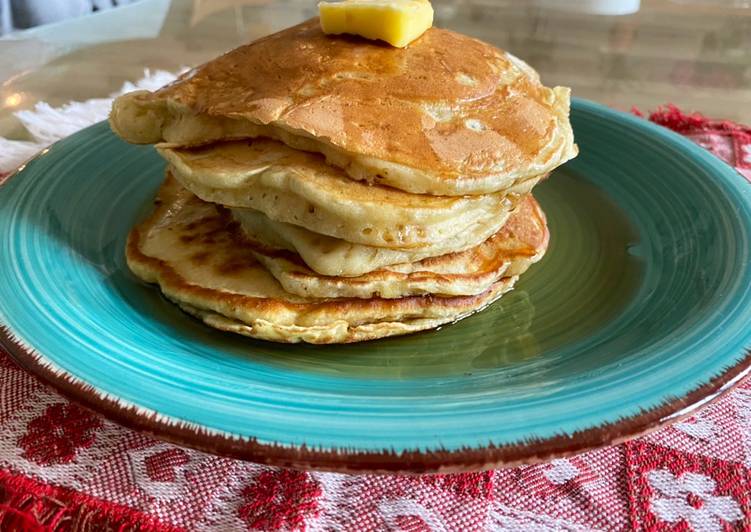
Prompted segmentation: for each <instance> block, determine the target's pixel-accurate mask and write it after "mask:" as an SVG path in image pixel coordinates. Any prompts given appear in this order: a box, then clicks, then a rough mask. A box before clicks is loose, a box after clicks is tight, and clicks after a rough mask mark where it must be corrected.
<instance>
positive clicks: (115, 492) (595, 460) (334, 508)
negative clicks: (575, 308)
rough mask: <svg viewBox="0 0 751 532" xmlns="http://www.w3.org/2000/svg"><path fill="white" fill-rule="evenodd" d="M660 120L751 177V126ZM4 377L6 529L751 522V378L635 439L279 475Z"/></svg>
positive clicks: (745, 525) (704, 526)
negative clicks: (125, 424) (460, 460)
mask: <svg viewBox="0 0 751 532" xmlns="http://www.w3.org/2000/svg"><path fill="white" fill-rule="evenodd" d="M97 118H98V117H97V116H92V120H91V121H92V122H93V121H95V120H96V119H97ZM649 119H650V120H652V121H654V122H656V123H658V124H661V125H664V126H666V127H670V128H671V129H674V130H676V131H678V132H679V133H681V134H684V135H686V136H687V137H689V138H691V139H692V140H694V141H695V142H697V143H698V144H700V145H701V146H703V147H705V148H706V149H708V150H710V151H712V152H713V153H715V154H716V155H718V156H719V157H721V158H723V159H724V160H726V161H728V162H729V163H730V164H732V165H734V166H735V167H736V168H737V169H738V171H739V172H741V173H742V174H743V175H745V176H746V177H747V178H748V179H749V180H750V181H751V128H748V127H745V126H741V125H738V124H735V123H732V122H728V121H716V120H710V119H707V118H704V117H702V116H701V115H698V114H694V115H686V114H684V113H682V112H680V111H679V110H678V109H677V108H675V107H672V106H668V107H666V108H664V109H661V110H659V111H657V112H656V113H652V114H651V115H650V116H649ZM0 147H2V144H0ZM3 156H4V153H3V152H2V151H0V162H2V159H3ZM0 180H1V176H0ZM0 383H2V384H0V530H102V529H107V530H158V531H162V530H181V529H188V530H222V531H224V530H248V529H251V530H252V529H260V530H296V529H307V530H314V531H315V530H321V531H323V530H344V531H350V530H351V531H361V530H403V531H408V532H423V531H434V532H439V531H449V530H530V531H537V530H628V529H639V530H650V531H651V530H697V531H721V530H751V383H746V384H744V385H742V386H740V387H739V388H738V389H737V390H735V391H734V392H732V393H730V394H729V395H727V396H726V397H724V398H723V399H721V400H720V401H718V402H716V403H714V404H711V405H709V406H708V407H706V408H705V409H703V410H702V411H701V412H700V413H699V414H697V415H696V416H694V417H692V418H690V419H687V420H685V421H682V422H680V423H677V424H675V425H673V426H671V427H667V428H664V429H662V430H660V431H658V432H656V433H653V434H651V435H649V436H646V437H643V438H640V439H638V440H634V441H632V442H628V443H625V444H623V445H619V446H615V447H609V448H606V449H600V450H597V451H592V452H589V453H584V454H582V455H579V456H576V457H573V458H570V459H562V460H555V461H553V462H551V463H549V464H543V465H535V466H525V467H518V468H514V469H506V470H499V471H490V472H485V473H468V474H458V475H437V476H425V477H407V476H377V475H343V474H335V473H304V472H297V471H288V470H279V469H275V468H269V467H263V466H258V465H255V464H250V463H246V462H241V461H237V460H230V459H226V458H219V457H215V456H211V455H208V454H204V453H200V452H197V451H192V450H189V449H184V448H181V447H177V446H175V445H171V444H166V443H163V442H160V441H157V440H154V439H152V438H150V437H147V436H145V435H142V434H139V433H136V432H134V431H130V430H128V429H125V428H122V427H119V426H117V425H115V424H113V423H110V422H109V421H106V420H104V419H102V418H100V417H99V416H97V415H96V414H93V413H91V412H88V411H86V410H84V409H82V408H80V407H77V406H75V405H73V404H71V403H69V402H68V401H67V400H65V399H63V398H62V397H61V396H59V395H58V394H57V393H55V392H53V391H50V390H48V389H47V388H45V387H44V386H43V385H41V384H40V383H39V382H38V381H37V380H36V379H35V378H34V377H33V376H31V375H29V374H27V373H26V372H24V371H23V370H21V369H20V368H19V367H18V366H16V365H15V364H14V363H13V362H12V361H11V360H10V358H9V357H8V356H7V354H6V353H4V352H3V351H1V350H0Z"/></svg>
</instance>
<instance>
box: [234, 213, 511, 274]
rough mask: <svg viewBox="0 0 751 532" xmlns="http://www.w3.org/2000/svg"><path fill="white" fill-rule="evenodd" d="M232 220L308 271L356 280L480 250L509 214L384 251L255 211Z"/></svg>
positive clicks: (254, 237)
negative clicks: (389, 268)
mask: <svg viewBox="0 0 751 532" xmlns="http://www.w3.org/2000/svg"><path fill="white" fill-rule="evenodd" d="M231 211H232V216H233V217H234V218H235V219H236V220H237V221H238V222H239V223H240V225H241V226H242V228H243V229H244V231H245V233H246V234H247V235H251V238H252V239H253V240H254V241H257V242H259V243H261V244H263V245H264V246H266V247H269V248H272V249H286V250H288V251H294V252H295V253H296V254H298V255H299V256H300V257H301V259H302V260H303V262H305V264H307V265H308V267H309V268H310V269H311V270H313V271H315V272H317V273H319V274H321V275H335V276H342V277H356V276H358V275H362V274H364V273H368V272H372V271H374V270H378V269H380V268H383V267H384V266H391V265H393V264H402V263H405V262H416V261H419V260H423V259H426V258H428V257H438V256H440V255H445V254H447V253H455V252H457V251H464V250H467V249H469V248H473V247H475V246H479V245H480V244H482V243H483V242H484V241H485V240H487V239H488V238H490V237H491V236H492V235H494V234H495V233H497V232H498V230H499V229H500V228H501V227H502V226H503V224H504V223H506V220H507V219H508V216H509V213H505V214H504V215H503V216H501V217H499V218H482V219H480V220H478V221H477V222H476V223H475V224H473V225H472V226H470V227H469V228H467V229H466V230H465V231H464V232H462V233H459V234H457V235H454V236H453V237H451V238H449V239H446V240H441V241H438V242H433V243H431V244H429V245H425V246H422V247H419V248H401V249H398V248H384V247H378V246H367V245H364V244H355V243H352V242H347V241H346V240H342V239H341V238H334V237H330V236H327V235H322V234H319V233H314V232H313V231H309V230H308V229H305V228H304V227H300V226H297V225H293V224H288V223H284V222H276V221H274V220H271V219H270V218H268V217H267V216H266V215H264V214H263V213H261V212H259V211H254V210H252V209H231Z"/></svg>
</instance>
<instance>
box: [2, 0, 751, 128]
mask: <svg viewBox="0 0 751 532" xmlns="http://www.w3.org/2000/svg"><path fill="white" fill-rule="evenodd" d="M588 3H592V2H565V1H558V2H556V1H553V0H546V1H543V0H537V1H535V0H521V1H502V0H501V1H490V0H464V1H461V2H446V1H435V2H434V3H433V5H434V6H435V9H436V25H437V26H443V27H448V28H452V29H454V30H457V31H460V32H464V33H467V34H470V35H474V36H477V37H479V38H481V39H484V40H486V41H489V42H491V43H494V44H496V45H498V46H500V47H502V48H505V49H508V50H509V51H511V52H513V53H514V54H516V55H518V56H520V57H522V58H523V59H525V60H526V61H527V62H529V63H530V64H531V65H532V66H534V67H535V68H536V69H537V70H538V71H539V72H540V74H541V75H542V78H543V81H544V82H545V83H546V84H548V85H568V86H570V87H571V88H572V89H573V94H574V95H575V96H579V97H584V98H590V99H593V100H597V101H599V102H602V103H605V104H607V105H610V106H614V107H617V108H621V109H624V110H628V109H630V108H631V106H632V105H636V106H638V107H639V108H641V109H643V110H649V109H654V108H655V107H657V106H658V105H661V104H664V103H668V102H670V103H675V104H677V105H679V106H681V107H682V108H684V109H686V110H698V111H701V112H703V113H705V114H707V115H710V116H713V117H722V118H730V119H735V120H738V121H743V122H746V123H751V0H704V1H701V0H642V2H641V6H640V9H639V10H638V11H637V12H635V13H632V14H627V15H619V16H612V15H603V14H593V13H587V12H585V11H584V10H583V9H582V8H580V9H578V10H577V9H574V8H572V7H571V6H572V5H579V6H582V5H584V4H588ZM637 3H638V2H637ZM550 5H553V6H555V5H558V6H562V7H549V6H550ZM316 10H317V9H316V4H315V2H314V1H313V0H307V1H295V0H285V1H279V2H271V1H267V0H173V1H171V2H170V1H169V0H142V1H141V2H137V3H135V4H133V5H130V6H126V7H122V8H118V9H116V10H112V11H108V12H102V13H98V14H95V15H91V16H88V17H84V18H82V19H76V20H71V21H65V22H62V23H59V24H55V25H51V26H45V27H41V28H37V29H33V30H27V31H24V32H18V33H15V34H12V35H11V36H9V37H8V38H6V39H4V40H0V83H1V84H2V85H0V135H2V136H6V137H11V138H24V137H25V132H24V131H23V129H22V127H21V126H20V124H19V123H18V121H17V120H16V119H15V117H13V112H14V111H16V110H19V109H26V108H30V107H33V105H34V104H35V103H36V102H39V101H46V102H49V103H50V104H53V105H59V104H62V103H65V102H67V101H70V100H82V99H88V98H94V97H102V96H106V95H107V94H109V93H111V92H112V91H114V90H117V89H118V88H119V87H120V86H121V85H122V83H123V82H124V81H127V80H135V79H137V78H139V77H140V76H142V75H143V71H144V69H145V68H152V69H154V68H160V69H167V70H177V69H179V68H180V67H183V66H191V65H195V64H198V63H200V62H203V61H206V60H208V59H210V58H212V57H214V56H216V55H218V54H220V53H222V52H223V51H226V50H228V49H230V48H233V47H235V46H237V45H239V44H241V43H245V42H248V41H250V40H252V39H255V38H257V37H260V36H262V35H265V34H267V33H270V32H272V31H275V30H278V29H281V28H283V27H285V26H288V25H291V24H294V23H296V22H299V21H301V20H304V19H306V18H308V17H311V16H314V15H315V13H316Z"/></svg>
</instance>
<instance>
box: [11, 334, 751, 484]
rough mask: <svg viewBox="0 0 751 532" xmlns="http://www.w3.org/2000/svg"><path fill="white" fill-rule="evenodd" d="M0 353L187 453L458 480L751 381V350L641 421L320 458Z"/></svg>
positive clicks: (615, 437) (17, 347)
mask: <svg viewBox="0 0 751 532" xmlns="http://www.w3.org/2000/svg"><path fill="white" fill-rule="evenodd" d="M0 345H2V346H3V347H5V349H6V350H7V351H8V353H9V354H10V355H11V357H12V358H13V359H14V360H15V361H16V362H17V363H18V364H19V365H20V366H21V367H22V368H24V369H26V370H27V371H29V372H30V373H32V374H33V375H35V376H36V377H38V378H39V379H40V380H41V381H42V382H43V383H44V384H46V385H48V386H50V387H51V388H53V389H54V390H56V391H57V392H59V393H61V394H62V395H63V396H65V397H66V398H68V399H70V400H71V401H74V402H76V403H78V404H80V405H82V406H84V407H86V408H89V409H91V410H93V411H95V412H99V413H101V414H102V415H104V416H105V417H107V418H109V419H111V420H112V421H114V422H116V423H118V424H120V425H122V426H124V427H127V428H130V429H133V430H136V431H138V432H141V433H144V434H147V435H150V436H153V437H154V438H157V439H160V440H163V441H168V442H170V443H174V444H177V445H181V446H184V447H189V448H192V449H196V450H199V451H202V452H206V453H211V454H216V455H220V456H224V457H228V458H236V459H240V460H246V461H250V462H254V463H258V464H264V465H270V466H276V467H286V468H293V469H303V470H318V471H333V472H339V473H381V474H423V473H457V472H466V471H481V470H487V469H499V468H507V467H514V466H518V465H522V464H534V463H540V462H546V461H548V460H552V459H554V458H564V457H567V456H571V455H574V454H578V453H581V452H583V451H590V450H594V449H598V448H601V447H606V446H610V445H616V444H619V443H622V442H624V441H626V440H630V439H632V438H636V437H638V436H642V435H644V434H647V433H649V432H652V431H654V430H656V429H659V428H660V427H662V426H664V425H667V424H671V423H674V422H676V421H679V420H680V419H683V418H685V417H688V416H690V415H692V414H693V413H694V412H695V411H696V410H697V409H699V408H701V407H703V406H705V405H707V404H709V403H710V402H713V401H716V400H717V399H719V398H720V397H721V396H723V395H724V394H726V393H727V392H728V391H730V390H732V389H733V388H735V387H736V386H737V385H738V384H740V382H741V381H742V380H743V379H744V378H746V377H747V376H748V375H749V373H751V350H748V351H746V355H745V356H744V358H743V359H741V360H740V361H739V362H737V363H736V364H735V365H733V366H731V367H729V368H727V369H726V370H724V371H723V372H722V373H721V374H720V375H717V376H714V377H712V378H711V379H710V380H709V381H708V382H707V383H706V384H703V385H701V386H699V387H698V388H696V389H694V390H693V391H691V392H689V393H688V394H686V395H685V396H683V397H681V398H675V399H672V400H669V401H666V402H665V403H664V404H663V405H661V406H658V407H655V408H652V409H650V410H645V411H642V412H641V413H639V414H638V415H636V416H632V417H627V418H623V419H620V420H618V421H616V422H614V423H610V424H607V425H603V426H600V427H594V428H590V429H586V430H583V431H577V432H574V433H573V434H571V435H565V434H561V435H558V436H554V437H551V438H545V439H534V440H528V441H525V442H520V443H516V444H510V445H502V446H495V445H492V444H490V445H488V446H487V447H483V448H472V449H469V448H468V449H461V450H458V451H445V450H439V451H404V452H400V453H398V452H395V451H389V450H384V451H379V452H364V451H348V450H346V449H342V450H320V449H312V448H308V447H306V446H304V445H303V446H301V447H287V446H282V445H275V444H264V443H259V442H257V441H256V440H255V439H241V438H236V437H231V436H227V435H222V434H218V433H214V432H210V431H205V430H201V429H200V428H194V427H192V426H189V425H188V424H187V423H186V424H176V423H174V422H171V421H167V420H165V419H164V417H163V416H160V415H159V414H158V413H156V412H154V413H152V414H150V415H146V414H144V413H142V412H139V409H137V408H136V407H134V406H125V405H122V404H120V403H119V402H118V401H117V400H115V399H111V398H109V397H105V396H102V395H100V393H99V392H98V391H97V390H96V388H94V387H93V386H91V385H89V384H85V383H81V382H79V381H78V379H77V378H75V377H72V376H70V375H58V374H57V373H55V372H54V371H53V370H52V369H51V368H50V367H48V366H47V365H45V364H44V363H43V362H42V358H43V356H42V355H40V354H37V353H35V352H33V351H31V350H29V349H28V348H26V347H25V346H23V345H22V344H21V343H19V342H18V341H17V340H16V339H15V338H14V337H13V335H12V333H11V331H10V330H9V329H8V328H7V327H5V326H2V325H0Z"/></svg>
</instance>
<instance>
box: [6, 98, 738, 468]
mask: <svg viewBox="0 0 751 532" xmlns="http://www.w3.org/2000/svg"><path fill="white" fill-rule="evenodd" d="M572 122H573V125H574V130H575V134H576V139H577V142H578V144H579V147H580V149H581V154H580V155H579V157H578V158H577V159H575V160H574V161H572V162H570V163H568V164H567V165H565V167H563V168H561V169H559V170H558V171H556V172H555V173H554V175H553V176H552V177H551V178H550V179H549V180H548V181H547V182H545V183H544V184H542V185H540V186H539V187H538V188H537V189H535V190H536V192H535V195H536V196H537V197H538V199H539V201H540V203H541V204H542V206H543V208H544V209H545V211H546V212H547V214H548V218H549V223H550V229H551V245H550V248H549V251H548V254H547V255H546V257H545V259H544V260H543V261H541V262H540V263H538V264H537V265H535V266H534V267H533V268H531V269H530V271H529V272H528V273H527V274H526V275H525V276H524V277H523V278H522V280H521V281H520V282H519V284H518V288H517V289H516V290H515V291H513V292H511V293H509V294H508V295H506V296H504V297H503V299H501V300H500V301H499V302H498V303H496V304H494V305H492V306H491V307H490V308H488V309H487V310H485V311H483V312H481V313H479V314H477V315H475V316H472V317H470V318H468V319H466V320H464V321H462V322H459V323H457V324H454V325H450V326H446V327H443V328H442V329H441V330H439V331H434V332H427V333H421V334H416V335H412V336H406V337H400V338H393V339H386V340H379V341H373V342H366V343H362V344H353V345H333V346H308V345H281V344H272V343H265V342H261V341H254V340H250V339H247V338H243V337H239V336H233V335H231V334H228V333H221V332H218V331H215V330H213V329H209V328H207V327H206V326H204V325H203V324H201V323H200V322H198V321H196V320H194V319H192V318H190V317H188V316H187V315H185V314H183V313H182V312H181V311H180V310H178V309H177V308H176V307H175V306H173V305H172V304H170V303H169V302H167V301H166V300H164V299H163V298H162V297H161V296H160V295H159V291H158V290H157V289H156V288H155V287H153V286H148V285H145V284H143V283H141V282H139V281H138V280H137V279H136V278H135V277H134V276H133V275H132V274H131V273H130V272H129V271H128V269H127V267H126V265H125V260H124V255H123V249H124V245H125V239H126V235H127V233H128V230H129V229H130V227H131V226H132V225H133V224H134V223H136V221H138V220H139V219H142V218H143V217H144V216H145V215H146V213H148V212H149V210H150V209H151V202H152V199H153V196H154V193H155V191H156V189H157V187H158V186H159V184H160V181H161V180H162V177H163V166H164V165H163V163H162V161H161V160H160V158H159V157H158V156H157V155H156V153H155V152H154V150H153V149H152V148H150V147H137V146H131V145H128V144H125V143H124V142H122V141H120V140H119V139H118V138H116V137H115V136H114V135H113V134H112V133H111V132H110V131H109V129H108V127H107V125H106V124H104V123H102V124H97V125H95V126H93V127H91V128H88V129H86V130H84V131H82V132H80V133H78V134H76V135H73V136H72V137H70V138H68V139H66V140H64V141H62V142H59V143H58V144H56V145H54V146H53V147H52V148H50V149H49V150H46V151H45V152H44V154H42V155H41V156H39V157H37V158H36V159H35V160H33V161H31V162H30V163H28V164H27V165H26V166H25V167H24V168H23V169H21V170H20V171H19V172H18V173H17V174H15V175H14V176H13V177H12V178H11V179H10V180H9V181H8V182H7V183H6V184H5V185H3V186H2V187H0V205H1V206H2V208H1V210H0V270H1V271H2V276H1V277H0V319H1V320H2V322H3V323H4V325H5V328H4V337H5V339H4V342H5V345H6V347H7V348H8V349H9V350H10V352H11V354H12V355H13V356H14V358H15V359H16V360H17V361H18V362H19V363H20V364H22V365H23V366H25V367H26V368H28V369H29V370H30V371H32V372H34V373H36V374H37V375H39V376H40V377H42V378H43V379H44V380H45V381H47V382H49V383H51V384H53V385H54V386H55V387H57V388H58V389H59V390H60V391H62V392H63V393H65V394H66V395H68V396H70V397H71V398H73V399H75V400H77V401H79V402H81V403H83V404H85V405H87V406H89V407H91V408H94V409H96V410H99V411H101V412H103V413H104V414H106V415H108V416H110V417H112V418H113V419H115V420H116V421H119V422H120V423H123V424H125V425H128V426H131V427H134V428H137V429H140V430H144V431H147V432H149V433H152V434H155V435H157V436H159V437H161V438H164V439H167V440H171V441H174V442H178V443H181V444H184V445H188V446H192V447H196V448H199V449H203V450H207V451H210V452H215V453H219V454H224V455H228V456H235V457H241V458H245V459H249V460H253V461H257V462H263V463H271V464H276V465H283V466H294V467H312V468H322V469H331V470H340V471H413V472H426V471H458V470H469V469H480V468H488V467H498V466H504V465H513V464H518V463H524V462H534V461H539V460H544V459H548V458H551V457H555V456H564V455H567V454H571V453H574V452H578V451H581V450H585V449H590V448H594V447H598V446H602V445H608V444H612V443H615V442H618V441H622V440H623V439H626V438H629V437H633V436H635V435H638V434H641V433H643V432H645V431H648V430H651V429H654V428H656V427H658V426H660V425H662V424H664V423H668V422H670V421H673V420H675V419H678V418H679V417H681V416H685V415H688V414H690V413H691V412H692V411H693V410H694V409H696V408H698V407H699V406H701V405H702V404H704V403H705V402H706V401H708V400H711V399H713V398H715V397H717V396H718V395H719V394H720V393H722V392H723V391H725V390H727V389H729V388H730V387H732V386H733V385H734V384H736V383H737V382H738V381H739V380H740V379H741V378H742V377H743V376H745V375H746V374H747V373H748V371H749V368H750V367H751V358H749V354H748V348H749V347H751V327H749V326H748V324H749V323H751V305H750V303H751V265H750V261H749V242H750V239H749V234H750V233H751V185H749V183H748V182H746V181H745V180H744V179H743V178H742V177H741V176H740V175H738V174H737V173H736V172H735V171H733V169H731V168H730V167H729V166H727V165H725V164H724V163H722V162H721V161H719V160H718V159H716V158H715V157H714V156H712V155H710V154H709V153H707V152H705V151H704V150H702V149H701V148H698V147H696V146H695V145H693V144H692V143H690V142H689V141H687V140H685V139H683V138H681V137H680V136H678V135H676V134H673V133H672V132H670V131H667V130H665V129H662V128H660V127H657V126H655V125H652V124H650V123H649V122H647V121H645V120H642V119H638V118H634V117H631V116H627V115H625V114H622V113H618V112H616V111H612V110H609V109H607V108H604V107H601V106H599V105H596V104H593V103H590V102H586V101H581V100H579V101H575V102H574V105H573V109H572Z"/></svg>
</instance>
